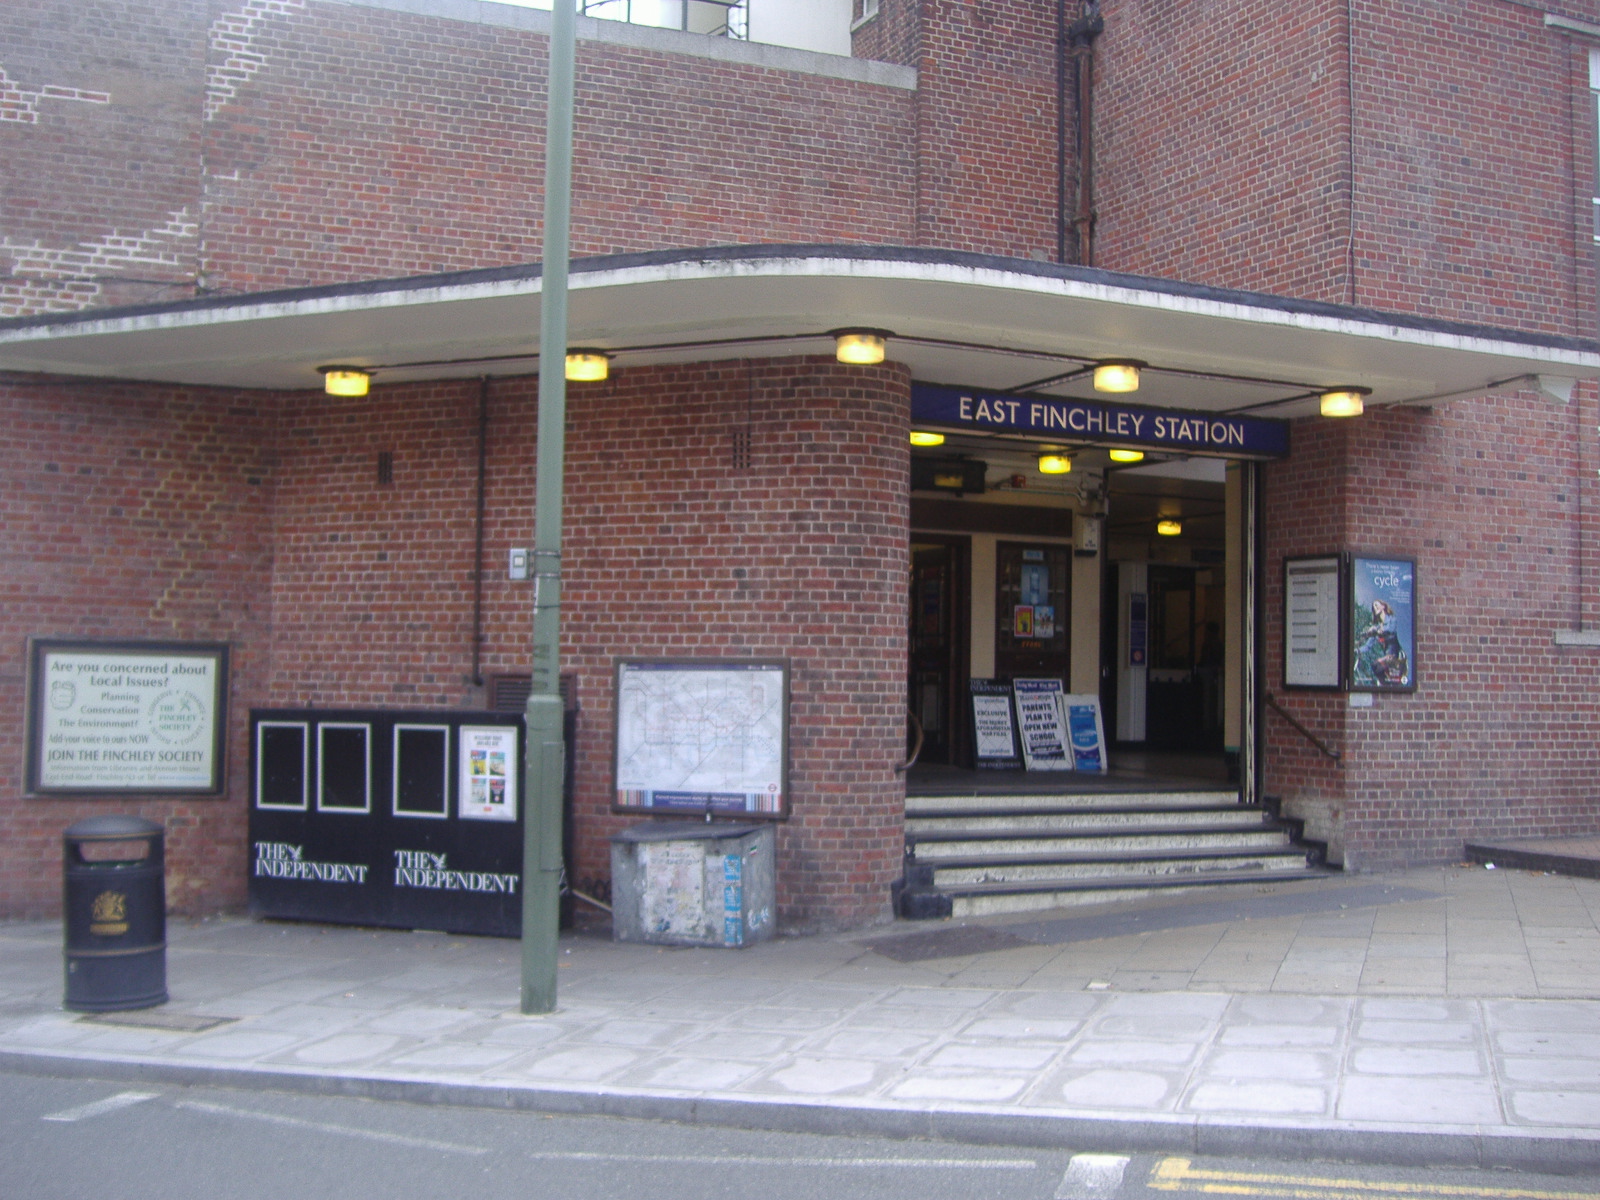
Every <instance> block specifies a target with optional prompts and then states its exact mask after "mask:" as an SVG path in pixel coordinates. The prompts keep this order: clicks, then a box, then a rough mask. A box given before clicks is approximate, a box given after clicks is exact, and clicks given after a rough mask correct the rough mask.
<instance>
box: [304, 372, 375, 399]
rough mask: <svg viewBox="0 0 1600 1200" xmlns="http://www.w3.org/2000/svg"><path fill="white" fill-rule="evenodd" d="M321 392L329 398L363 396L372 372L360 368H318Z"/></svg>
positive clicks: (370, 380)
mask: <svg viewBox="0 0 1600 1200" xmlns="http://www.w3.org/2000/svg"><path fill="white" fill-rule="evenodd" d="M317 370H319V371H321V372H322V390H323V391H324V392H326V393H327V394H328V395H330V396H365V395H366V394H367V387H368V385H369V384H371V382H372V372H370V371H366V370H363V369H362V368H361V367H318V368H317Z"/></svg>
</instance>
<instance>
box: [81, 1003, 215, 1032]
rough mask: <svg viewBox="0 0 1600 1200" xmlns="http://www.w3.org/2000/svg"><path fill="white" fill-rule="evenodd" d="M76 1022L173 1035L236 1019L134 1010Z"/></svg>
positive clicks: (106, 1013)
mask: <svg viewBox="0 0 1600 1200" xmlns="http://www.w3.org/2000/svg"><path fill="white" fill-rule="evenodd" d="M78 1020H80V1021H83V1022H85V1023H86V1024H89V1025H132V1026H134V1027H135V1028H138V1029H170V1030H172V1031H173V1032H174V1033H204V1032H205V1031H206V1030H208V1029H215V1028H216V1027H217V1026H218V1025H231V1024H233V1022H234V1021H236V1020H238V1018H237V1017H208V1016H205V1015H203V1014H201V1013H180V1012H162V1011H161V1010H160V1009H157V1008H136V1009H130V1010H129V1011H127V1012H104V1013H87V1014H85V1015H84V1016H81V1017H79V1018H78Z"/></svg>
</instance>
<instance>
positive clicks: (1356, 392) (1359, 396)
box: [1319, 387, 1372, 417]
mask: <svg viewBox="0 0 1600 1200" xmlns="http://www.w3.org/2000/svg"><path fill="white" fill-rule="evenodd" d="M1370 395H1372V389H1371V388H1361V387H1342V388H1332V389H1330V390H1328V391H1326V392H1323V393H1322V395H1321V396H1320V397H1319V399H1320V400H1321V401H1322V415H1323V416H1325V417H1359V416H1360V415H1361V414H1362V413H1363V412H1365V411H1366V407H1367V406H1366V402H1365V399H1364V397H1367V396H1370Z"/></svg>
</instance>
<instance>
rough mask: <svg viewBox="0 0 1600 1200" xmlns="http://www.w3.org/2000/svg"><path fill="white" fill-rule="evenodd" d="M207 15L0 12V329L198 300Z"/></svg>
mask: <svg viewBox="0 0 1600 1200" xmlns="http://www.w3.org/2000/svg"><path fill="white" fill-rule="evenodd" d="M206 9H207V5H206V4H204V3H201V2H199V0H119V3H118V4H116V5H115V6H108V5H89V4H84V3H82V0H37V2H34V0H29V2H28V3H26V4H6V5H0V73H3V74H4V78H3V79H0V181H3V183H0V189H3V191H0V195H3V202H0V214H3V215H0V317H3V316H13V315H16V314H17V313H19V312H35V311H46V310H52V309H75V308H79V307H82V306H83V305H85V304H91V303H125V302H130V301H135V300H146V299H154V300H160V299H175V298H182V297H186V296H189V295H192V294H193V291H192V285H193V282H194V275H195V271H196V253H197V251H198V249H199V242H198V234H199V229H198V220H199V211H200V186H201V183H200V175H201V159H200V122H199V111H200V104H201V98H202V94H203V91H204V86H205V75H204V64H205V28H206V26H205V23H206V19H207V18H206Z"/></svg>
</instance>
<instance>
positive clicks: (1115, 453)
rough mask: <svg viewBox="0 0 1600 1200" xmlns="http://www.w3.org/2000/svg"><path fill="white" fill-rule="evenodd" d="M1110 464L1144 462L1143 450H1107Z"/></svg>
mask: <svg viewBox="0 0 1600 1200" xmlns="http://www.w3.org/2000/svg"><path fill="white" fill-rule="evenodd" d="M1106 453H1107V454H1109V455H1110V456H1111V461H1112V462H1119V463H1136V462H1143V461H1144V451H1143V450H1108V451H1107V452H1106Z"/></svg>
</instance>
